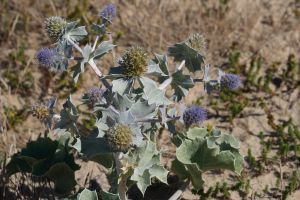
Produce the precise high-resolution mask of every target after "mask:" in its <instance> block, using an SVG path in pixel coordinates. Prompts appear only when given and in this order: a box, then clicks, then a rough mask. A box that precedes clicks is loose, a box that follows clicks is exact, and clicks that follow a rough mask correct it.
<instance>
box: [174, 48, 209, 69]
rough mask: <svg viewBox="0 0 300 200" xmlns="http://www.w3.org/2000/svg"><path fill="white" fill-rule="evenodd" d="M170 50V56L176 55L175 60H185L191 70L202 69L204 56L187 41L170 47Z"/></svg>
mask: <svg viewBox="0 0 300 200" xmlns="http://www.w3.org/2000/svg"><path fill="white" fill-rule="evenodd" d="M168 51H169V56H172V57H174V60H175V61H178V62H181V61H183V60H185V65H186V66H187V68H188V70H189V71H190V72H195V71H199V70H201V64H202V63H204V60H203V56H202V55H201V54H199V53H198V52H197V51H196V50H195V49H193V48H191V47H189V46H188V45H187V44H186V43H185V42H182V43H178V44H175V45H173V46H171V47H169V49H168Z"/></svg>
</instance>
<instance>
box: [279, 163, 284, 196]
mask: <svg viewBox="0 0 300 200" xmlns="http://www.w3.org/2000/svg"><path fill="white" fill-rule="evenodd" d="M279 172H280V190H281V198H280V199H283V193H282V192H283V174H282V164H281V160H279Z"/></svg>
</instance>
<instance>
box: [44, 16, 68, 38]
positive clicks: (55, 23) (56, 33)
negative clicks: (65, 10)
mask: <svg viewBox="0 0 300 200" xmlns="http://www.w3.org/2000/svg"><path fill="white" fill-rule="evenodd" d="M66 25H67V22H66V20H64V19H63V18H61V17H49V18H47V19H46V20H45V30H46V32H47V33H48V36H49V38H50V39H51V40H52V41H53V42H56V41H57V40H59V39H60V37H61V36H62V34H63V32H64V29H65V27H66Z"/></svg>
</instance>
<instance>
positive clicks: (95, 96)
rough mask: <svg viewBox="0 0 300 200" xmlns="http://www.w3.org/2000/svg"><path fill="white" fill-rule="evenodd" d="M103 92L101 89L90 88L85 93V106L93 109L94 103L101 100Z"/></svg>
mask: <svg viewBox="0 0 300 200" xmlns="http://www.w3.org/2000/svg"><path fill="white" fill-rule="evenodd" d="M104 92H105V90H103V89H101V88H91V89H90V90H89V91H88V92H87V96H88V101H87V104H88V106H89V107H93V106H94V105H95V104H96V103H100V102H101V100H102V98H103V94H104Z"/></svg>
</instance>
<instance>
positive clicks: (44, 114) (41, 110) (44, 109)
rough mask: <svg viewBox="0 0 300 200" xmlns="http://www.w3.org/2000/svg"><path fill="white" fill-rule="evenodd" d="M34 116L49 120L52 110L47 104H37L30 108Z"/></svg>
mask: <svg viewBox="0 0 300 200" xmlns="http://www.w3.org/2000/svg"><path fill="white" fill-rule="evenodd" d="M30 112H31V114H32V116H34V117H36V118H38V119H39V120H41V121H45V120H47V119H48V118H49V117H50V115H51V110H50V109H49V107H48V106H47V105H44V104H35V105H33V106H32V107H31V110H30Z"/></svg>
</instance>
